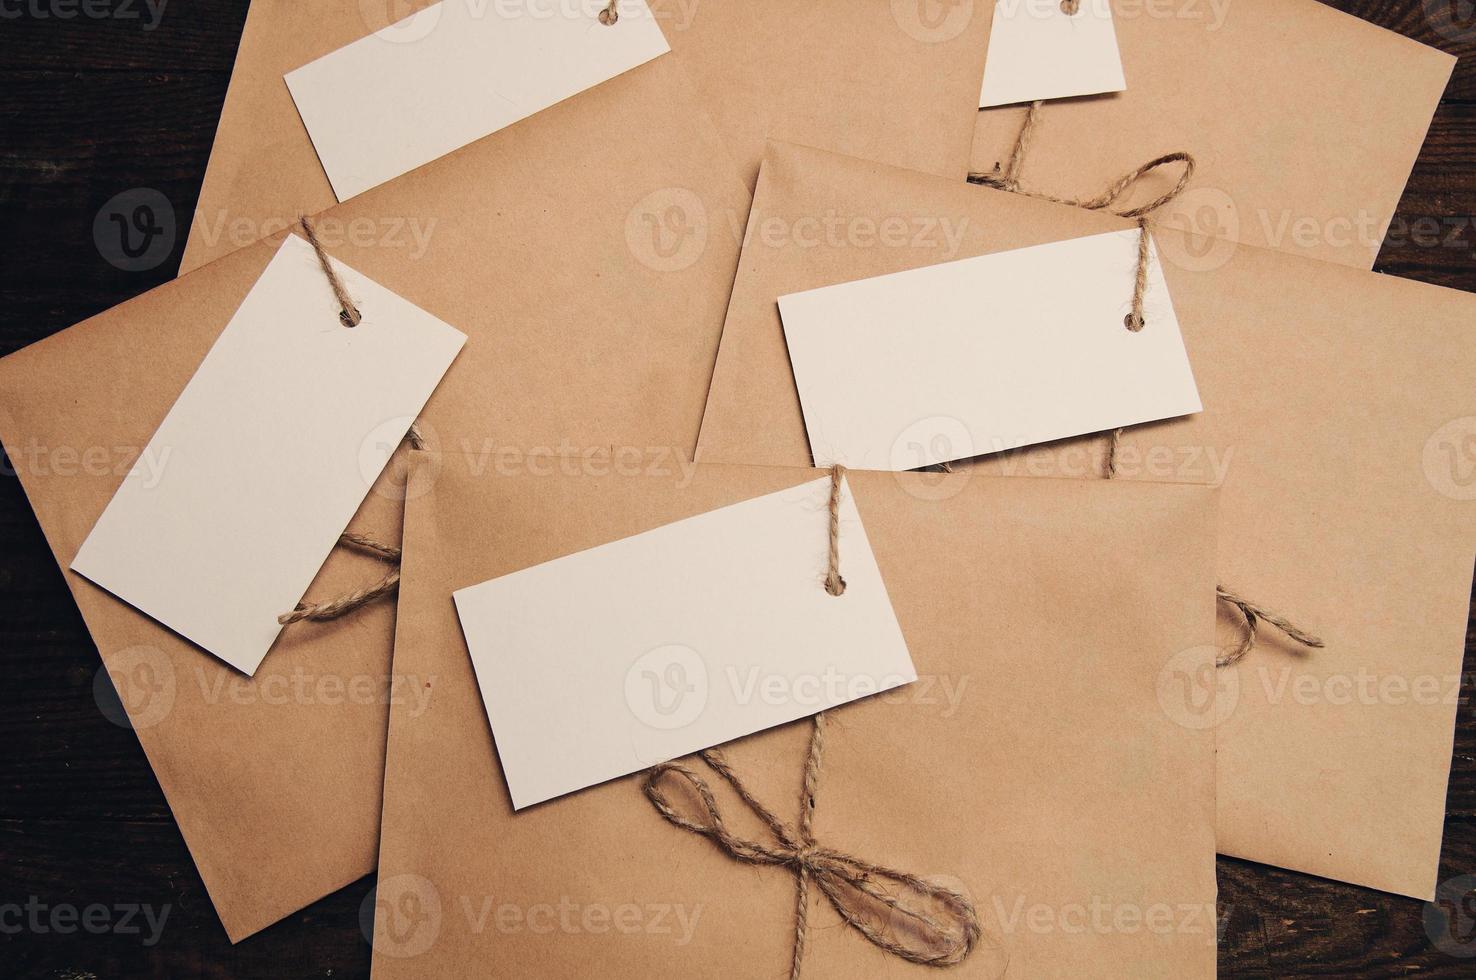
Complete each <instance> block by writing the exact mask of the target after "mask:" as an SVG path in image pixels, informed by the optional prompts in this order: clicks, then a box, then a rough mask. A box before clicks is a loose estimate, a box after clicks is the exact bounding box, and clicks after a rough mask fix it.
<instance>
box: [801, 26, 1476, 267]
mask: <svg viewBox="0 0 1476 980" xmlns="http://www.w3.org/2000/svg"><path fill="white" fill-rule="evenodd" d="M1092 2H1108V0H1092ZM1111 3H1112V9H1113V23H1114V25H1115V26H1116V28H1117V41H1118V45H1119V47H1120V48H1121V52H1122V62H1123V69H1124V71H1125V72H1126V74H1127V79H1128V85H1127V89H1126V91H1123V92H1120V93H1118V94H1115V95H1104V96H1094V97H1090V98H1083V99H1065V100H1061V101H1055V102H1047V103H1045V104H1044V105H1043V106H1042V107H1041V109H1040V115H1039V123H1038V128H1037V129H1036V134H1035V137H1034V139H1033V140H1032V141H1031V143H1030V147H1029V150H1028V152H1027V153H1026V156H1025V163H1024V170H1023V173H1022V174H1021V181H1022V184H1023V186H1025V187H1026V188H1029V189H1031V190H1037V191H1043V192H1046V193H1050V194H1053V195H1055V196H1057V197H1078V196H1092V195H1096V194H1098V193H1101V191H1102V189H1103V188H1104V187H1106V186H1107V185H1108V184H1109V183H1110V182H1111V181H1112V180H1114V179H1116V178H1117V177H1118V176H1120V175H1121V174H1124V173H1127V172H1128V171H1131V170H1132V169H1133V168H1135V167H1138V166H1140V165H1141V164H1144V163H1146V162H1148V161H1149V160H1152V159H1154V158H1155V157H1157V156H1159V155H1161V154H1164V153H1172V152H1175V151H1179V150H1184V151H1187V152H1189V153H1192V154H1193V155H1194V157H1195V158H1196V159H1197V160H1198V162H1199V167H1200V169H1199V177H1198V179H1197V180H1196V181H1195V183H1194V187H1193V189H1191V190H1190V191H1189V192H1188V193H1187V194H1185V195H1184V196H1183V197H1182V198H1180V199H1179V201H1178V202H1177V203H1176V204H1175V205H1174V206H1173V207H1172V208H1171V209H1169V211H1168V212H1167V213H1165V214H1164V215H1163V216H1162V220H1163V223H1164V224H1165V225H1168V226H1170V227H1177V228H1180V229H1182V230H1184V231H1188V232H1193V233H1197V234H1203V235H1216V236H1220V237H1226V238H1230V239H1232V240H1235V241H1238V242H1244V243H1245V244H1247V245H1259V246H1265V247H1270V248H1275V249H1279V250H1282V251H1288V252H1294V253H1297V254H1301V255H1310V256H1313V257H1314V258H1319V259H1325V260H1328V261H1332V262H1337V263H1339V264H1342V265H1350V266H1356V267H1358V268H1362V269H1369V268H1372V267H1373V263H1374V259H1375V258H1376V257H1377V255H1378V252H1379V244H1380V242H1382V241H1383V238H1384V232H1385V231H1386V230H1387V228H1388V226H1389V222H1390V221H1391V220H1392V219H1393V217H1394V211H1395V208H1396V207H1397V205H1398V204H1399V197H1400V195H1401V194H1402V193H1403V192H1404V185H1405V182H1406V181H1407V180H1408V179H1409V174H1410V170H1411V169H1413V167H1414V162H1415V158H1416V157H1418V156H1419V152H1420V145H1421V143H1422V142H1423V141H1424V138H1425V132H1426V131H1427V130H1428V129H1429V126H1430V119H1431V117H1432V116H1433V115H1434V113H1435V108H1436V106H1437V105H1438V104H1439V102H1440V97H1441V94H1442V93H1443V92H1444V91H1445V85H1446V82H1448V81H1449V79H1450V73H1451V71H1452V70H1453V69H1454V67H1455V61H1456V59H1455V58H1454V57H1453V56H1451V55H1448V54H1445V53H1443V52H1441V51H1437V50H1435V49H1434V48H1430V47H1427V46H1425V45H1423V44H1420V43H1418V42H1416V41H1411V40H1410V39H1408V38H1406V37H1403V36H1401V35H1399V34H1395V33H1393V32H1392V31H1388V30H1385V29H1383V28H1381V27H1375V26H1374V25H1372V24H1369V23H1366V22H1365V21H1362V20H1359V19H1358V18H1356V17H1352V16H1350V15H1348V14H1345V13H1342V12H1341V11H1338V10H1334V9H1332V8H1331V7H1329V6H1326V5H1325V4H1323V3H1320V2H1318V0H1228V2H1220V0H1216V2H1211V0H1190V2H1187V3H1172V4H1158V3H1152V2H1144V0H1111ZM966 5H967V4H966ZM972 5H973V6H975V7H979V8H985V9H987V8H988V7H989V6H991V5H990V4H987V3H974V4H972ZM975 16H978V15H977V14H976V15H975ZM984 16H985V17H986V18H987V17H988V14H987V12H986V13H985V14H984ZM1023 117H1024V110H1023V109H1021V108H1019V107H1004V108H995V109H985V110H982V111H981V112H980V113H979V119H978V128H977V130H976V133H975V136H974V157H973V169H974V170H975V171H977V172H982V173H987V172H989V171H991V170H992V169H993V168H994V167H995V166H996V164H1003V163H1004V162H1005V161H1006V160H1008V159H1009V156H1010V151H1011V148H1012V147H1013V146H1014V143H1015V138H1016V135H1017V134H1018V133H1019V129H1020V122H1021V119H1022V118H1023ZM798 142H802V143H810V144H811V145H816V144H815V143H814V141H811V140H798ZM827 149H829V147H827ZM1175 179H1177V174H1164V175H1161V176H1160V177H1158V178H1156V180H1158V181H1162V182H1164V183H1163V186H1162V187H1160V188H1159V189H1160V190H1162V189H1167V187H1169V186H1172V181H1173V180H1175Z"/></svg>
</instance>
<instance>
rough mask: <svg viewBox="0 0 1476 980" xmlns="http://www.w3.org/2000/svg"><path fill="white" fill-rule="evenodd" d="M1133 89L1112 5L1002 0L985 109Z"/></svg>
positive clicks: (1105, 1)
mask: <svg viewBox="0 0 1476 980" xmlns="http://www.w3.org/2000/svg"><path fill="white" fill-rule="evenodd" d="M1126 88H1127V80H1126V79H1125V78H1123V74H1122V56H1121V55H1120V54H1119V53H1118V50H1117V31H1116V30H1115V29H1114V28H1113V26H1112V4H1111V2H1110V0H1080V4H1079V6H1078V7H1077V10H1076V13H1074V14H1068V13H1067V12H1066V11H1065V10H1063V9H1062V7H1061V0H998V2H997V3H996V4H995V7H994V26H993V27H992V28H990V32H989V54H988V57H987V58H986V60H985V62H984V88H983V91H982V92H981V93H980V96H979V108H981V109H988V108H989V107H990V106H997V105H1014V104H1016V103H1018V102H1034V101H1036V100H1037V99H1068V98H1072V97H1074V96H1078V95H1100V94H1101V93H1103V92H1121V91H1124V90H1125V89H1126Z"/></svg>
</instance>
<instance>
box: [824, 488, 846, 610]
mask: <svg viewBox="0 0 1476 980" xmlns="http://www.w3.org/2000/svg"><path fill="white" fill-rule="evenodd" d="M845 475H846V468H845V467H844V466H842V465H840V464H839V463H837V464H835V465H834V466H832V467H831V468H830V567H829V569H828V570H827V571H826V573H825V591H826V592H829V593H830V594H831V595H833V596H839V595H845V592H846V580H845V579H844V578H842V577H841V573H840V498H841V479H842V478H843V477H845Z"/></svg>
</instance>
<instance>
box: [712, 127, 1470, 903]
mask: <svg viewBox="0 0 1476 980" xmlns="http://www.w3.org/2000/svg"><path fill="white" fill-rule="evenodd" d="M826 213H833V214H836V215H840V216H842V217H843V218H844V219H845V220H844V222H843V224H842V227H843V228H845V227H849V228H851V229H853V230H854V229H855V228H856V227H858V225H859V223H862V222H867V221H869V222H872V223H873V224H875V223H876V222H879V221H881V220H883V219H884V218H886V217H888V216H901V217H904V218H906V219H908V220H910V221H912V222H914V223H917V224H928V225H931V226H932V227H934V228H936V229H944V228H947V229H952V231H951V232H949V235H951V236H952V237H951V238H950V237H949V235H945V234H944V233H943V232H942V231H937V232H936V233H935V234H933V235H932V236H931V237H924V238H922V239H915V240H904V239H900V238H899V239H897V240H894V241H892V243H891V246H890V247H889V246H888V245H886V244H882V243H881V242H879V240H878V239H877V236H876V235H875V234H872V235H871V236H869V237H857V236H855V235H854V234H853V235H850V236H849V237H848V236H847V235H846V234H844V233H842V234H838V235H837V236H836V237H835V238H834V239H833V240H826V241H824V242H822V243H820V244H818V245H815V246H812V247H800V246H797V245H796V244H795V243H794V241H793V239H792V237H790V236H788V235H787V234H785V233H784V232H785V230H786V229H789V228H793V227H794V225H795V222H797V221H799V220H801V219H802V218H804V217H806V216H811V215H815V214H826ZM1124 227H1131V222H1129V221H1126V220H1124V219H1121V218H1116V217H1113V216H1110V215H1102V214H1098V213H1095V212H1090V211H1083V210H1079V209H1075V208H1070V207H1065V206H1062V205H1056V204H1050V203H1046V202H1042V201H1037V200H1033V199H1031V198H1027V197H1023V196H1021V195H1016V194H1008V193H1005V192H1003V191H995V190H990V189H987V188H982V187H958V186H956V185H955V184H953V183H952V182H950V181H946V180H939V179H937V178H934V177H929V176H926V175H922V174H909V173H906V172H904V171H900V170H894V169H890V168H883V167H879V166H877V165H875V164H870V163H864V162H861V161H856V160H847V159H845V158H842V157H839V156H836V155H834V154H829V153H823V152H820V151H816V150H808V149H804V148H801V147H793V146H785V145H780V144H774V145H772V146H771V148H770V154H769V157H768V159H767V160H766V162H765V166H764V171H763V175H762V177H761V178H760V181H759V189H758V193H757V195H756V198H755V203H754V211H753V216H752V219H751V221H750V228H751V234H750V240H749V243H748V245H747V247H746V248H745V250H744V254H743V260H742V264H741V267H740V272H739V276H738V280H737V282H736V283H735V285H734V295H733V301H732V304H731V307H730V309H729V312H728V320H727V324H726V326H725V328H724V333H723V342H722V348H721V351H720V352H719V363H718V368H717V371H716V375H715V378H714V382H713V388H712V393H711V395H710V397H709V402H708V406H707V414H706V417H705V419H704V422H703V430H702V437H701V441H700V444H699V450H698V452H699V458H700V459H706V460H714V461H727V462H762V463H772V464H777V465H786V464H789V465H794V464H804V463H807V462H808V461H809V459H810V450H809V447H808V446H807V444H806V440H805V430H804V426H803V421H802V418H801V415H800V406H799V401H798V396H797V395H796V392H795V387H794V381H793V378H792V376H791V374H790V367H789V363H788V360H787V358H786V354H785V347H784V338H783V333H782V329H781V326H780V322H779V316H778V310H777V307H776V300H777V298H778V297H779V296H782V295H786V294H788V293H792V292H795V291H797V290H803V289H811V288H816V287H820V286H825V285H830V284H832V283H836V282H844V281H849V280H852V279H857V278H861V277H863V276H873V275H878V274H881V273H888V272H898V271H901V270H903V269H908V268H916V267H920V266H925V265H932V264H935V263H937V262H940V261H943V260H944V259H950V258H962V257H968V256H975V255H983V254H987V253H992V252H999V251H1003V250H1007V249H1015V248H1021V247H1024V246H1028V245H1035V244H1039V243H1041V242H1047V241H1060V240H1065V239H1070V238H1077V237H1081V236H1084V235H1092V234H1097V233H1101V232H1105V231H1111V230H1114V229H1120V228H1124ZM766 230H767V231H768V232H770V233H769V234H766ZM1153 237H1154V242H1155V244H1156V245H1157V251H1158V254H1159V255H1161V256H1162V257H1163V259H1164V263H1163V272H1164V277H1165V280H1166V282H1167V285H1168V289H1169V291H1170V293H1171V294H1172V296H1173V306H1174V310H1175V311H1176V312H1177V314H1178V319H1179V325H1180V327H1181V328H1182V330H1183V335H1184V343H1185V346H1186V347H1187V349H1188V352H1189V358H1190V363H1191V364H1192V365H1193V368H1194V375H1195V379H1196V381H1197V382H1198V384H1199V393H1200V397H1201V398H1202V399H1203V402H1204V411H1203V412H1202V413H1201V414H1199V415H1195V416H1192V417H1189V418H1185V419H1181V420H1178V421H1173V422H1167V423H1160V424H1155V425H1151V426H1145V427H1141V428H1136V429H1129V430H1127V432H1126V433H1125V434H1124V437H1123V449H1122V453H1121V454H1120V455H1119V458H1118V464H1119V465H1118V470H1119V479H1144V478H1147V479H1158V480H1175V481H1190V482H1208V483H1213V484H1216V485H1223V502H1222V513H1223V516H1222V520H1221V527H1222V534H1221V538H1220V577H1221V582H1222V584H1224V585H1225V586H1227V587H1229V588H1231V589H1233V590H1234V591H1236V592H1237V593H1239V594H1241V595H1244V596H1247V597H1248V598H1250V599H1252V600H1254V601H1256V602H1258V603H1260V604H1262V605H1264V606H1266V607H1269V608H1270V609H1272V610H1274V611H1276V612H1279V613H1281V614H1283V615H1285V616H1287V617H1288V618H1290V619H1291V620H1293V621H1294V622H1296V623H1297V625H1299V626H1302V627H1303V628H1305V629H1307V630H1309V631H1310V632H1312V633H1313V634H1316V635H1318V636H1320V637H1322V638H1323V639H1325V640H1326V641H1327V649H1325V650H1321V651H1315V652H1308V651H1303V650H1299V649H1297V648H1292V647H1287V646H1284V645H1282V643H1280V642H1278V640H1279V638H1278V636H1277V635H1275V633H1274V631H1272V630H1270V628H1269V627H1263V630H1262V636H1261V646H1260V648H1259V649H1257V650H1256V651H1255V652H1254V653H1253V654H1251V656H1250V657H1248V658H1246V659H1245V660H1244V661H1242V662H1241V663H1240V665H1239V666H1238V667H1237V668H1235V669H1233V670H1229V671H1223V672H1222V673H1221V675H1220V676H1219V678H1218V682H1217V683H1211V682H1207V679H1197V680H1195V682H1194V686H1193V687H1192V688H1191V690H1193V691H1195V692H1197V694H1198V695H1204V694H1206V692H1208V693H1209V694H1213V693H1214V691H1215V690H1216V688H1217V686H1218V688H1219V689H1221V690H1222V692H1223V696H1224V699H1225V704H1224V705H1223V706H1222V710H1223V714H1224V716H1225V717H1224V718H1223V719H1220V721H1221V723H1220V724H1219V735H1220V745H1219V774H1220V792H1219V812H1220V815H1219V841H1220V848H1221V850H1222V851H1223V852H1224V853H1227V854H1232V855H1236V856H1239V857H1245V858H1250V859H1253V860H1257V861H1263V862H1266V863H1269V864H1275V865H1280V866H1282V867H1288V868H1293V869H1296V870H1300V871H1307V872H1311V873H1313V874H1318V875H1323V876H1325V877H1329V878H1336V879H1339V880H1345V881H1351V882H1354V883H1357V884H1362V885H1368V886H1370V887H1374V888H1379V889H1382V890H1385V891H1392V892H1398V893H1400V894H1407V895H1412V896H1415V897H1418V898H1424V899H1428V898H1430V897H1431V895H1432V894H1433V893H1434V888H1435V881H1436V872H1437V863H1438V859H1439V854H1440V837H1441V831H1442V828H1443V824H1444V817H1445V790H1446V783H1447V779H1448V776H1449V772H1450V752H1451V740H1452V733H1453V730H1454V723H1455V713H1456V702H1455V697H1456V692H1457V690H1458V688H1459V674H1460V671H1461V662H1462V653H1463V646H1464V641H1465V632H1466V622H1467V619H1466V616H1467V610H1468V608H1469V600H1470V595H1471V574H1472V559H1473V556H1476V388H1473V387H1472V384H1471V379H1472V377H1473V374H1476V334H1473V333H1472V330H1471V325H1472V323H1473V322H1476V297H1473V296H1470V295H1468V294H1465V293H1461V292H1457V291H1454V290H1449V289H1443V288H1440V287H1436V286H1428V285H1425V284H1422V283H1415V282H1408V281H1405V280H1400V279H1393V278H1390V277H1387V276H1380V275H1374V274H1372V273H1367V272H1361V271H1358V270H1354V269H1345V268H1341V267H1339V266H1337V265H1333V264H1330V263H1326V262H1317V261H1313V260H1310V259H1306V258H1301V257H1297V256H1290V255H1285V254H1282V253H1279V252H1273V251H1268V250H1265V249H1258V248H1252V247H1250V246H1246V245H1235V244H1234V243H1232V242H1228V241H1213V240H1209V239H1205V238H1199V237H1191V236H1186V235H1184V234H1182V233H1180V232H1177V231H1174V230H1172V229H1166V228H1161V227H1155V228H1154V231H1153ZM945 253H946V254H945ZM1132 278H1133V270H1132V268H1131V266H1130V265H1127V264H1125V266H1124V269H1123V303H1124V306H1126V304H1127V302H1128V295H1129V294H1130V292H1131V289H1132ZM1070 287H1071V270H1070V269H1069V268H1058V269H1056V270H1054V278H1053V279H1052V280H1051V281H1050V283H1048V285H1047V286H1046V287H1044V288H1060V289H1070ZM1152 326H1153V324H1152V321H1151V320H1150V322H1149V324H1148V326H1147V328H1146V329H1148V330H1151V329H1152ZM1119 329H1120V328H1119ZM1104 446H1105V441H1104V440H1102V439H1096V440H1088V441H1077V442H1075V443H1067V444H1061V445H1058V446H1056V447H1046V448H1042V449H1039V450H1031V451H1028V452H1024V453H1017V454H1012V455H1005V456H1001V457H991V458H989V459H986V460H985V461H984V462H983V463H981V464H980V465H981V466H983V467H984V468H986V469H988V470H989V471H992V472H998V473H1006V474H1031V475H1037V476H1039V475H1055V476H1070V477H1083V478H1099V477H1100V475H1101V473H1102V451H1103V448H1104ZM1237 626H1238V624H1235V623H1233V622H1230V621H1226V623H1225V624H1224V632H1223V636H1222V642H1223V643H1224V644H1226V645H1228V644H1230V643H1231V642H1232V637H1233V635H1237V634H1235V633H1234V631H1235V629H1236V628H1237ZM1370 688H1371V689H1372V693H1369V690H1368V689H1370ZM1209 700H1211V701H1212V700H1213V699H1209ZM1198 703H1199V704H1201V706H1202V705H1203V704H1204V703H1205V698H1204V697H1200V699H1199V702H1198ZM1216 720H1217V719H1216V717H1215V716H1214V715H1213V713H1207V714H1205V715H1204V717H1203V719H1202V723H1204V724H1214V723H1215V722H1216Z"/></svg>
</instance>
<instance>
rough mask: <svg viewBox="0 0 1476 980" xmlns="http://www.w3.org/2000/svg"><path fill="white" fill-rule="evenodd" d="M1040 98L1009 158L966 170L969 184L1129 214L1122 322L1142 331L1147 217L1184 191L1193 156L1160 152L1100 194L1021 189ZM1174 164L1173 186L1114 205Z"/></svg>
mask: <svg viewBox="0 0 1476 980" xmlns="http://www.w3.org/2000/svg"><path fill="white" fill-rule="evenodd" d="M1040 106H1041V104H1040V102H1032V103H1031V104H1030V108H1029V110H1028V111H1027V112H1026V113H1025V121H1024V122H1023V123H1021V125H1020V133H1019V135H1018V136H1016V137H1015V146H1014V148H1013V149H1012V150H1011V151H1010V156H1009V159H1008V160H1006V161H1005V164H1004V166H1003V167H1002V168H1001V167H1000V166H998V165H996V167H995V168H994V171H993V172H992V173H987V174H979V173H975V174H969V181H970V183H974V184H983V185H985V186H986V187H993V188H995V189H996V190H1003V191H1010V192H1011V193H1014V194H1024V195H1025V196H1026V197H1034V198H1038V199H1040V200H1043V201H1051V202H1052V203H1055V204H1066V205H1069V206H1071V207H1077V208H1085V209H1087V210H1088V211H1110V212H1111V213H1113V214H1115V215H1117V216H1118V217H1121V218H1132V219H1135V220H1136V221H1137V223H1138V263H1137V269H1136V273H1135V275H1134V276H1133V300H1132V306H1131V310H1130V312H1129V313H1128V314H1127V316H1126V317H1124V318H1123V325H1124V326H1125V327H1127V328H1128V329H1129V330H1131V331H1133V332H1134V333H1136V332H1138V331H1139V330H1142V329H1143V327H1144V326H1145V325H1146V323H1147V320H1146V319H1145V317H1144V314H1143V298H1144V296H1145V295H1146V294H1147V292H1148V268H1149V254H1148V246H1149V236H1148V220H1149V219H1150V218H1151V217H1152V216H1153V215H1154V213H1155V212H1157V211H1159V210H1160V209H1162V208H1164V207H1167V206H1168V205H1170V204H1172V203H1173V202H1174V201H1175V200H1176V199H1177V198H1178V197H1179V195H1180V194H1182V193H1184V190H1185V188H1187V187H1188V186H1189V182H1190V181H1191V180H1192V179H1193V178H1194V166H1195V163H1194V157H1193V156H1191V155H1190V154H1188V153H1184V152H1182V151H1180V152H1176V153H1165V154H1164V155H1163V156H1160V157H1157V158H1155V159H1153V160H1149V161H1148V162H1147V163H1145V164H1143V165H1142V166H1140V167H1137V168H1134V169H1133V170H1130V171H1128V172H1127V173H1125V174H1123V175H1122V176H1121V177H1119V178H1117V179H1116V180H1114V181H1113V182H1112V183H1111V184H1109V185H1108V186H1107V189H1106V190H1104V191H1103V192H1102V193H1101V194H1098V195H1097V196H1096V197H1086V198H1077V197H1058V196H1056V195H1055V194H1049V193H1046V192H1044V191H1038V190H1026V189H1025V188H1024V187H1022V186H1021V184H1020V173H1021V171H1022V169H1023V168H1024V166H1025V155H1026V152H1027V151H1028V150H1029V149H1030V141H1031V139H1032V138H1033V137H1034V135H1035V130H1036V126H1037V123H1038V121H1039V119H1040ZM1175 164H1182V165H1183V172H1182V173H1180V174H1179V179H1178V181H1177V182H1175V184H1174V186H1173V187H1172V188H1170V189H1169V190H1168V191H1166V192H1165V193H1163V194H1160V195H1159V196H1158V197H1156V198H1154V199H1153V200H1152V201H1149V202H1148V203H1147V204H1143V205H1140V206H1138V207H1134V208H1119V207H1117V206H1116V205H1118V204H1119V202H1121V201H1122V199H1123V198H1124V197H1125V196H1126V195H1127V194H1128V193H1129V192H1130V191H1132V189H1133V188H1135V187H1136V186H1138V184H1139V182H1141V181H1142V180H1143V179H1144V178H1146V177H1148V176H1149V175H1150V174H1153V173H1155V172H1157V171H1158V170H1160V169H1162V168H1165V167H1171V166H1174V165H1175Z"/></svg>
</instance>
